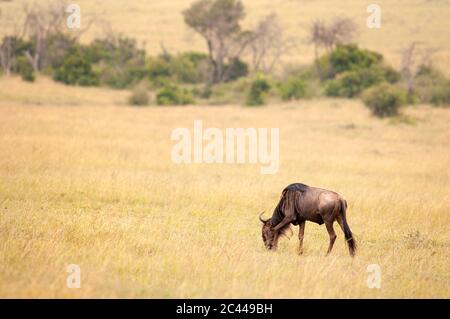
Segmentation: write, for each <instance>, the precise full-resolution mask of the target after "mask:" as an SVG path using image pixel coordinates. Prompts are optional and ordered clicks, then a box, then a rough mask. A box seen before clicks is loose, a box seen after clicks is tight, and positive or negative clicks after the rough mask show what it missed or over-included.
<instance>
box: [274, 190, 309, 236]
mask: <svg viewBox="0 0 450 319" xmlns="http://www.w3.org/2000/svg"><path fill="white" fill-rule="evenodd" d="M308 189H309V186H308V185H305V184H301V183H295V184H291V185H289V186H287V187H286V188H285V189H283V192H282V193H281V198H280V201H279V202H278V205H277V207H275V210H274V211H273V215H272V218H271V221H270V222H271V224H272V226H274V227H275V226H276V225H278V224H279V223H280V222H281V221H282V220H283V218H284V216H285V213H284V212H286V211H288V210H289V211H290V210H296V209H298V207H297V205H296V202H297V201H298V199H299V197H301V196H303V193H304V192H306V191H307V190H308ZM288 229H290V224H287V225H286V226H285V227H283V228H282V229H280V234H282V235H286V232H287V230H288Z"/></svg>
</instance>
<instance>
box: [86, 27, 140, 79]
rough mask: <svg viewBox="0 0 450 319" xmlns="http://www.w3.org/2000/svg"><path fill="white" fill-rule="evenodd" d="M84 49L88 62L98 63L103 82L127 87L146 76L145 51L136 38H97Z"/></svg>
mask: <svg viewBox="0 0 450 319" xmlns="http://www.w3.org/2000/svg"><path fill="white" fill-rule="evenodd" d="M84 51H85V52H84V57H85V61H86V63H89V64H96V67H97V69H98V71H99V74H100V78H99V81H100V83H102V84H106V85H108V86H110V87H113V88H125V87H129V86H130V85H132V84H134V83H136V82H139V81H140V80H141V79H142V78H144V77H145V74H146V70H145V51H144V50H142V49H139V48H138V46H137V42H136V40H134V39H130V38H127V37H121V36H119V37H114V38H111V39H96V40H94V41H93V42H92V44H91V45H89V46H88V47H86V48H85V49H84Z"/></svg>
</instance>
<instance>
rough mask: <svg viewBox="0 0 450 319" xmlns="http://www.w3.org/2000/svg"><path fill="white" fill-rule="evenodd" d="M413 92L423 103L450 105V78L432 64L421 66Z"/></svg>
mask: <svg viewBox="0 0 450 319" xmlns="http://www.w3.org/2000/svg"><path fill="white" fill-rule="evenodd" d="M413 94H414V95H415V96H416V97H417V99H418V100H419V101H420V102H422V103H431V104H433V105H437V106H440V105H450V80H448V79H446V78H445V76H444V75H443V74H442V73H441V72H439V71H438V70H436V69H435V68H433V67H431V66H421V67H419V70H418V71H417V74H416V77H415V79H414V92H413Z"/></svg>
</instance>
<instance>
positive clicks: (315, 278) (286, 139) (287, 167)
mask: <svg viewBox="0 0 450 319" xmlns="http://www.w3.org/2000/svg"><path fill="white" fill-rule="evenodd" d="M80 2H82V1H80ZM354 2H356V1H343V2H342V6H340V7H339V8H338V9H336V10H337V11H336V14H339V13H342V12H344V11H346V9H345V8H350V7H351V8H353V9H352V10H353V11H352V10H350V11H348V12H350V13H351V14H352V15H353V16H354V17H356V18H357V17H359V16H358V15H357V12H356V9H355V8H359V7H357V6H354ZM416 2H417V3H419V2H420V1H416ZM416 2H414V3H416ZM101 3H103V2H101ZM120 3H121V2H120V1H112V2H111V5H110V6H107V7H105V10H106V13H108V12H110V13H111V16H110V18H111V19H112V21H113V22H114V21H115V22H116V25H117V26H122V27H123V28H125V27H128V26H129V27H130V28H131V27H132V24H130V23H125V22H124V21H122V20H120V18H121V17H122V18H123V17H125V16H126V14H125V13H127V14H133V16H135V19H133V20H132V21H134V22H133V23H135V25H137V23H138V22H139V23H141V24H144V23H147V24H148V23H150V22H149V21H152V20H151V17H152V15H151V14H152V12H153V16H154V17H155V19H159V20H158V23H161V25H162V27H161V28H163V29H164V28H166V27H168V26H170V29H168V30H167V33H159V34H165V35H166V36H165V38H164V39H163V40H164V41H165V43H166V44H167V46H168V47H169V49H173V50H178V49H179V50H183V49H184V46H187V44H186V41H185V40H183V38H178V37H179V36H180V33H179V32H177V25H178V24H177V23H180V24H182V20H181V18H180V12H181V11H182V9H184V8H185V7H186V6H187V3H186V2H184V1H164V2H154V3H158V5H156V4H153V7H149V6H146V5H145V3H150V2H144V1H140V2H139V1H136V2H133V3H136V4H129V5H128V7H125V10H123V11H122V12H125V13H122V14H120V11H118V10H119V9H120V8H121V7H120V5H119V4H120ZM261 3H264V1H261ZM277 3H279V6H278V8H280V9H279V12H278V13H279V15H281V17H283V14H285V19H283V21H285V22H286V23H287V24H288V27H289V25H290V27H289V30H290V32H291V33H294V31H295V28H296V24H295V23H294V22H293V21H294V20H295V19H294V18H295V17H293V16H292V12H293V11H292V10H290V9H289V8H290V6H292V5H293V3H295V1H286V2H283V1H278V2H277ZM304 3H305V5H304V11H302V13H301V14H300V15H301V16H303V15H305V16H308V17H311V18H312V17H314V16H316V17H318V16H320V15H321V14H323V15H325V16H327V15H330V14H331V13H330V11H329V8H328V7H327V6H325V4H326V2H324V1H305V2H304ZM386 3H387V2H386ZM398 3H399V4H398V5H400V4H401V3H403V4H404V3H405V1H399V2H398ZM420 3H422V2H420ZM424 3H425V2H424ZM442 3H445V2H444V1H442V2H440V1H436V2H435V4H434V5H433V8H432V9H430V11H423V12H425V13H424V14H423V16H424V17H425V19H428V20H429V22H430V23H429V24H426V21H428V20H426V21H425V22H423V21H422V20H419V19H416V20H417V21H418V22H417V23H419V26H420V23H422V24H423V25H424V26H423V28H419V29H418V30H420V31H417V32H413V31H414V30H413V29H411V28H413V25H412V24H408V23H407V22H408V21H410V20H411V21H413V20H414V17H418V16H419V15H418V12H421V11H420V4H414V5H411V6H409V7H406V8H407V9H405V10H406V11H407V12H409V13H410V14H406V15H405V16H403V17H400V16H398V17H399V19H396V17H397V16H394V13H395V12H398V10H397V11H396V10H391V11H388V12H391V13H389V14H388V16H387V20H386V21H387V25H388V26H389V24H391V25H393V26H395V27H398V28H392V29H391V31H388V30H389V29H383V30H385V31H383V32H388V33H389V34H390V37H383V36H381V37H375V36H373V35H371V34H369V32H371V31H367V30H364V29H362V30H363V31H362V32H361V38H362V43H363V44H364V45H367V46H369V47H370V46H371V45H372V47H375V48H378V49H380V51H381V52H383V53H385V54H386V55H387V56H388V57H392V58H391V59H390V61H392V62H393V63H394V64H395V62H396V57H398V56H397V55H396V53H395V52H396V51H395V50H394V48H395V46H393V43H394V42H396V41H399V42H401V41H406V40H405V39H406V38H405V37H411V36H412V35H411V34H415V35H414V36H416V37H418V38H420V37H422V38H427V35H429V34H431V33H432V32H431V31H430V30H431V29H433V23H436V25H437V24H439V21H441V22H442V21H443V20H439V19H443V18H444V17H445V16H446V15H447V16H448V9H447V8H448V4H447V6H444V5H442ZM246 4H248V5H249V7H250V8H252V10H251V12H256V13H258V12H260V11H261V12H262V11H264V10H266V9H267V8H266V7H265V6H263V5H262V4H261V5H259V4H258V2H257V1H253V2H252V1H248V2H246ZM396 4H397V2H396ZM14 5H16V4H12V3H5V4H2V12H3V13H5V12H7V10H10V9H11V8H12V9H13V8H14ZM90 5H91V6H93V7H94V6H99V5H100V1H92V2H90ZM386 5H387V6H388V4H386ZM139 6H142V7H141V8H140V7H139ZM167 6H169V7H170V8H172V9H173V10H166V9H167V8H166V7H167ZM441 6H442V8H441ZM361 7H362V8H363V7H364V6H361ZM139 8H140V10H138V9H139ZM152 8H153V9H154V10H156V11H152V10H151V9H152ZM258 8H259V9H258ZM264 8H265V9H264ZM418 8H419V9H418ZM114 9H117V10H116V11H114ZM163 9H164V10H163ZM175 9H176V10H175ZM253 9H254V10H253ZM363 9H364V8H363ZM363 9H362V12H363V14H365V12H364V10H363ZM92 10H94V9H92ZM111 10H112V11H111ZM146 10H147V11H146ZM157 10H163V11H164V12H169V13H165V14H164V15H162V14H156V13H155V12H159V11H157ZM408 10H409V11H408ZM445 10H447V11H445ZM406 11H403V12H406ZM139 12H148V13H149V15H148V16H147V17H144V16H143V15H140V13H139ZM161 12H162V11H161ZM264 12H265V11H264ZM415 14H417V15H415ZM432 16H434V17H435V19H434V20H433V19H431V17H432ZM9 17H12V16H9ZM175 17H176V19H178V20H179V21H178V20H176V19H175ZM250 17H252V16H250ZM364 17H365V15H362V16H361V19H363V20H364V19H365V18H364ZM400 18H401V19H400ZM11 19H12V18H11ZM118 19H119V20H118ZM164 19H166V20H164ZM175 20H176V21H178V22H173V23H172V21H175ZM363 20H362V21H363ZM432 20H433V21H432ZM5 21H6V22H5ZM130 21H131V20H130ZM164 21H165V23H164ZM250 21H252V20H251V19H250ZM405 21H406V22H405ZM421 21H422V22H421ZM10 22H11V21H9V22H8V21H7V20H3V22H2V23H5V24H8V25H12V24H11V23H10ZM289 23H290V24H289ZM304 23H306V22H304ZM362 23H364V22H362ZM396 23H397V24H396ZM405 23H406V25H407V26H408V27H407V28H406V27H405V28H406V29H405V28H402V25H403V24H405ZM445 23H447V24H448V22H442V23H441V24H440V25H445ZM150 25H152V26H153V27H154V28H156V26H155V24H154V21H153V23H152V24H150ZM180 28H181V27H180ZM427 28H430V29H427ZM410 29H411V30H410ZM133 30H134V31H133ZM133 30H122V31H123V32H125V33H127V32H128V33H130V34H133V32H135V33H136V32H137V33H136V34H134V35H136V36H138V37H142V39H144V38H145V36H144V33H142V32H140V31H139V30H140V29H139V28H134V29H133ZM396 30H397V31H396ZM405 30H407V31H405ZM408 30H409V31H408ZM433 30H434V29H433ZM405 32H406V33H405ZM408 32H409V33H408ZM146 34H147V33H146ZM155 34H158V33H156V32H149V36H151V37H155ZM433 34H434V35H435V36H436V37H434V38H433V39H431V38H430V41H436V42H435V43H438V44H439V45H441V46H442V48H443V49H442V50H441V51H440V53H438V54H437V63H438V64H439V63H440V65H443V66H444V67H445V65H447V67H448V64H447V63H446V61H448V52H449V50H448V49H449V42H448V38H447V37H445V32H440V33H439V32H434V33H433ZM181 36H183V37H189V36H191V34H184V35H183V34H181ZM444 38H445V39H444ZM152 39H153V38H152ZM407 39H408V41H409V40H410V39H411V38H407ZM154 40H155V41H149V42H148V44H147V45H148V46H149V47H150V48H149V50H151V48H152V45H154V44H155V43H159V40H161V39H154ZM413 40H414V39H413ZM419 40H420V39H419ZM193 43H194V46H198V49H199V50H201V49H202V47H201V41H200V40H199V39H196V40H195V41H193ZM403 43H405V42H403ZM196 48H197V47H196ZM155 50H156V49H155ZM308 50H309V51H306V56H308V55H309V56H312V52H311V50H310V49H308ZM127 96H128V92H126V91H123V90H111V89H106V88H80V87H69V86H65V85H62V84H56V83H54V82H52V81H51V80H49V79H47V78H45V77H38V79H37V81H36V83H33V84H29V83H25V82H23V81H22V80H21V79H20V78H18V77H15V76H10V77H8V78H6V77H1V78H0V297H3V298H10V297H19V298H26V297H32V298H45V297H49V298H54V297H58V298H70V297H77V298H89V297H99V298H110V297H119V298H134V297H143V298H450V268H449V266H450V262H449V261H450V259H449V257H450V251H449V247H450V214H449V212H450V195H449V194H450V169H449V167H450V125H449V123H450V109H448V108H438V107H432V106H429V105H415V106H412V107H407V108H405V110H404V111H403V115H402V116H401V117H396V118H392V119H378V118H375V117H373V116H372V115H370V113H369V110H368V109H367V108H366V107H364V105H363V104H362V102H360V101H359V100H348V99H328V98H317V99H309V100H300V101H295V102H286V103H279V104H271V105H267V106H264V107H259V108H248V107H242V106H239V105H224V106H195V105H190V106H183V107H170V109H168V107H157V106H152V107H142V108H139V107H132V106H128V105H126V98H127ZM198 119H200V120H202V121H203V124H204V126H205V127H217V128H220V129H223V130H224V129H225V128H227V127H243V128H246V127H254V128H259V127H265V128H271V127H277V128H279V129H280V140H279V145H280V164H279V170H278V172H277V173H276V174H273V175H263V174H261V173H260V166H259V164H239V165H238V164H189V165H187V164H181V165H178V164H175V163H173V162H172V160H171V150H172V147H173V145H174V144H175V142H174V141H172V140H171V139H170V135H171V132H172V130H173V129H175V128H177V127H186V128H189V129H192V126H193V122H194V120H198ZM292 182H303V183H305V184H308V185H311V186H317V187H323V188H327V189H331V190H334V191H337V192H339V193H340V194H341V195H342V196H344V197H345V198H346V200H347V202H348V204H349V207H348V210H347V219H348V223H349V225H350V228H351V229H352V231H353V234H354V237H355V238H356V241H357V242H358V251H357V254H356V256H355V258H351V257H350V256H349V254H348V250H347V248H346V247H345V242H344V236H343V233H342V232H341V230H340V229H339V228H338V227H337V225H336V226H335V229H336V232H337V235H338V238H337V240H336V244H335V246H334V249H333V251H332V253H331V254H330V255H329V256H327V257H326V256H325V252H326V249H327V246H328V234H327V232H326V229H325V227H324V226H323V225H322V226H318V225H316V224H312V223H307V224H306V231H305V240H304V253H303V255H300V256H299V255H298V254H297V245H298V239H297V232H298V229H297V227H292V234H291V235H290V236H288V238H283V239H281V240H280V243H279V249H278V251H276V252H269V251H267V250H266V249H265V248H264V245H263V243H262V239H261V223H260V221H259V220H258V215H259V213H260V212H262V211H266V215H265V216H266V217H268V216H269V215H270V214H271V213H272V210H273V209H274V207H275V206H276V204H277V202H278V200H279V198H280V193H281V191H282V189H283V188H284V187H285V186H286V185H288V184H290V183H292ZM69 264H76V265H79V266H80V269H81V286H80V288H79V289H70V288H68V287H67V285H66V280H67V276H68V275H69V273H68V272H67V266H68V265H69ZM371 264H377V265H379V267H380V269H381V287H380V288H378V289H377V288H375V289H370V288H369V287H368V285H367V280H368V277H369V276H370V273H369V272H368V271H367V267H368V266H369V265H371Z"/></svg>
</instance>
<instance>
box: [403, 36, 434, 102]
mask: <svg viewBox="0 0 450 319" xmlns="http://www.w3.org/2000/svg"><path fill="white" fill-rule="evenodd" d="M421 44H422V43H420V42H412V43H410V44H409V45H408V46H407V47H406V48H404V49H402V50H401V54H402V60H401V68H400V73H401V75H402V77H403V79H404V81H405V83H406V87H407V90H408V96H409V97H411V96H412V95H413V93H414V88H415V81H416V76H417V73H418V70H419V69H420V67H421V66H430V65H431V57H432V55H433V54H434V53H436V51H437V49H431V48H424V47H422V46H421Z"/></svg>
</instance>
